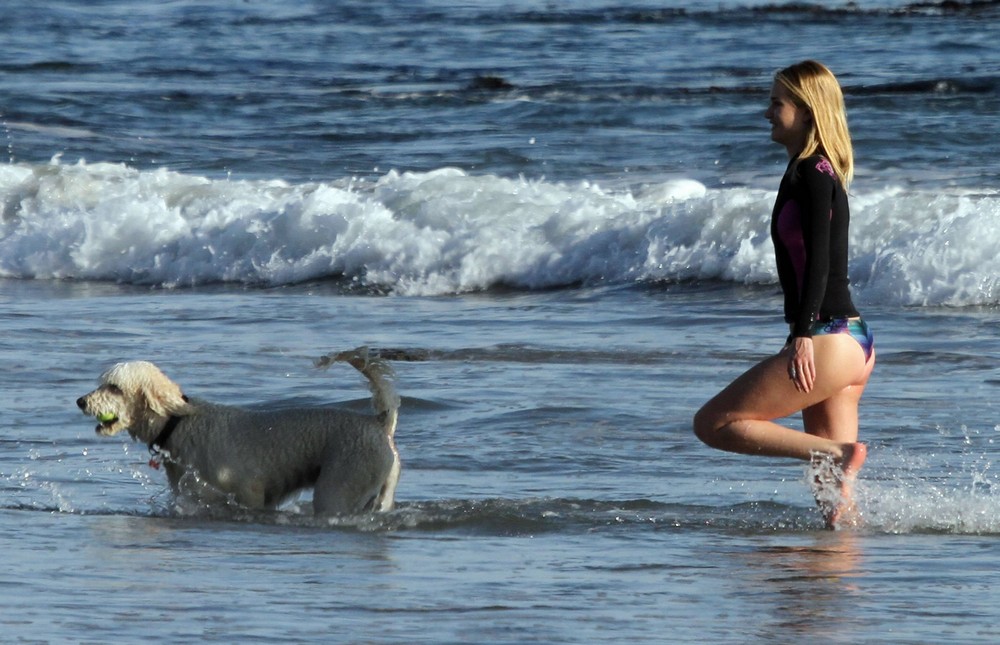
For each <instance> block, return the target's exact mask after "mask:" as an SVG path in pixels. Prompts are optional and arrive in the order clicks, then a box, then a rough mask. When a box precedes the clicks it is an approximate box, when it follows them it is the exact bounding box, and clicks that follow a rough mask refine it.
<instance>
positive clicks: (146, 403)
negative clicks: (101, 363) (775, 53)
mask: <svg viewBox="0 0 1000 645" xmlns="http://www.w3.org/2000/svg"><path fill="white" fill-rule="evenodd" d="M76 404H77V406H79V408H80V409H81V410H83V413H84V414H86V415H89V416H92V417H95V418H96V419H97V420H98V422H99V423H98V425H97V434H100V435H103V436H106V437H110V436H111V435H114V434H118V433H119V432H121V431H122V430H126V429H127V430H132V431H133V432H141V431H142V430H145V429H152V428H155V427H157V426H162V425H163V424H164V423H166V421H167V419H168V418H170V417H171V416H175V415H182V414H184V413H185V412H186V411H187V410H188V403H187V399H186V398H185V397H184V393H183V392H181V388H180V386H179V385H177V384H176V383H174V382H173V381H171V380H170V379H169V378H167V377H166V375H165V374H164V373H163V372H161V371H160V369H159V368H158V367H156V365H153V364H152V363H148V362H146V361H134V362H131V363H118V364H117V365H115V366H114V367H112V368H111V369H109V370H108V371H107V372H105V373H104V374H103V375H102V376H101V379H100V381H99V385H98V387H97V389H96V390H94V391H93V392H90V393H89V394H85V395H83V396H81V397H80V398H79V399H77V401H76Z"/></svg>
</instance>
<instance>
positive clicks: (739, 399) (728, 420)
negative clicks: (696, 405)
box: [694, 334, 867, 461]
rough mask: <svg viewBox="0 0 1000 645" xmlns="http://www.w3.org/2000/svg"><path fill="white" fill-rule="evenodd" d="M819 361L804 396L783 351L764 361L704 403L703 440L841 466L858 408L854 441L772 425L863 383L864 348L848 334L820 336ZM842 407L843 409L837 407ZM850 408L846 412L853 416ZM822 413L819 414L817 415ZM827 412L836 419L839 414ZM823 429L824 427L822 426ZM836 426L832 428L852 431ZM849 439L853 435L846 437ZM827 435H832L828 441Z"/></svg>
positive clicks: (816, 342) (697, 425)
mask: <svg viewBox="0 0 1000 645" xmlns="http://www.w3.org/2000/svg"><path fill="white" fill-rule="evenodd" d="M813 346H814V353H815V357H816V385H815V387H814V388H813V389H812V391H810V392H800V391H799V390H797V389H796V388H795V385H794V384H793V383H792V381H791V379H789V378H788V358H787V355H786V354H785V353H784V352H782V353H779V354H777V355H775V356H771V357H769V358H766V359H764V360H763V361H761V362H760V363H758V364H757V365H755V366H753V367H752V368H750V369H749V370H748V371H747V372H745V373H744V374H743V375H742V376H740V377H739V378H737V379H736V380H735V381H733V382H732V383H731V384H730V385H729V386H728V387H726V388H725V389H724V390H723V391H722V392H720V393H719V394H718V395H716V396H715V397H714V398H713V399H712V400H711V401H709V402H708V403H706V404H705V405H704V406H703V407H702V408H701V410H699V411H698V413H697V414H696V415H695V418H694V431H695V434H696V435H697V436H698V438H699V439H701V440H702V441H704V442H705V443H706V444H708V445H709V446H712V447H713V448H718V449H720V450H727V451H730V452H739V453H744V454H751V455H767V456H772V457H792V458H795V459H801V460H809V459H810V458H811V457H812V456H813V455H814V454H815V453H822V454H828V455H831V456H832V457H833V458H834V459H835V460H837V461H840V460H841V459H843V457H844V453H845V451H850V450H851V446H853V444H854V443H856V441H857V429H856V427H857V409H856V408H857V404H856V402H855V406H854V407H855V410H854V417H853V423H854V427H855V430H854V434H853V437H851V436H847V437H846V438H842V436H841V435H842V431H838V432H836V433H834V434H830V433H828V432H825V431H824V432H819V433H809V432H805V433H803V432H798V431H796V430H792V429H791V428H787V427H785V426H782V425H779V424H777V423H774V421H773V419H780V418H783V417H787V416H789V415H791V414H794V413H795V412H798V411H800V410H806V409H808V408H812V407H813V406H817V405H819V404H821V403H822V402H824V401H826V400H828V399H830V398H831V397H835V396H836V395H837V394H838V393H840V392H842V391H844V390H845V389H846V388H848V387H849V386H851V385H854V384H856V383H860V382H862V380H863V379H864V377H865V372H866V368H867V366H865V364H864V354H863V352H862V350H861V347H860V345H858V343H857V341H855V340H854V339H853V338H851V337H850V336H847V335H846V334H831V335H825V336H817V337H815V338H814V339H813ZM838 407H839V406H838ZM849 409H850V406H849V405H848V406H847V408H846V410H847V411H849ZM820 411H821V409H819V408H818V409H817V415H818V414H819V413H820ZM824 413H830V414H833V415H834V417H836V413H837V411H836V410H827V411H825V412H824ZM820 425H822V424H820ZM849 425H850V420H848V421H847V423H846V424H845V423H842V422H839V421H835V422H834V423H832V424H831V425H830V427H837V428H844V427H845V426H846V427H849ZM847 434H848V435H849V434H850V433H847ZM827 435H829V436H827Z"/></svg>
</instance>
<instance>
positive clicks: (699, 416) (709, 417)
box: [691, 404, 721, 446]
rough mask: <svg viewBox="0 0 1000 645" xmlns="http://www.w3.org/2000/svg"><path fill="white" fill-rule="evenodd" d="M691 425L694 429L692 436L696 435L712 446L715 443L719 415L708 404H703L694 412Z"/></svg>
mask: <svg viewBox="0 0 1000 645" xmlns="http://www.w3.org/2000/svg"><path fill="white" fill-rule="evenodd" d="M691 427H692V430H694V436H696V437H698V439H700V440H701V441H702V443H705V444H707V445H709V446H713V445H714V444H715V439H716V432H717V431H718V429H719V427H721V423H720V417H719V415H718V413H717V412H716V411H715V410H713V409H712V408H711V407H710V405H709V404H705V405H703V406H702V407H701V409H700V410H698V411H697V412H695V415H694V419H692V423H691Z"/></svg>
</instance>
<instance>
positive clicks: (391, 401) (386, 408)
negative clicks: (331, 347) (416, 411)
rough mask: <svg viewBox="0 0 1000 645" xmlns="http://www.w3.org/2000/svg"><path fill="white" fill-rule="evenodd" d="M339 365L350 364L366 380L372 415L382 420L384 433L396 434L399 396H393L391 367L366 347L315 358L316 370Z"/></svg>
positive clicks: (393, 385) (394, 390) (394, 376)
mask: <svg viewBox="0 0 1000 645" xmlns="http://www.w3.org/2000/svg"><path fill="white" fill-rule="evenodd" d="M338 362H344V363H350V364H351V366H353V367H354V368H355V369H356V370H358V371H359V372H361V373H362V374H364V375H365V378H367V379H368V389H370V390H371V392H372V406H373V407H374V408H375V414H377V415H379V416H380V417H382V418H383V419H384V421H385V431H386V434H387V435H389V437H392V436H393V435H394V434H395V433H396V421H397V420H398V418H399V394H397V393H396V386H395V383H394V381H395V378H396V374H395V372H393V369H392V366H391V365H389V363H388V361H386V360H384V359H382V358H380V357H378V356H376V355H374V354H372V352H371V351H369V349H368V348H367V347H358V348H356V349H351V350H348V351H346V352H340V353H338V354H327V355H326V356H322V357H320V358H318V359H316V367H322V368H326V367H329V366H330V365H332V364H334V363H338Z"/></svg>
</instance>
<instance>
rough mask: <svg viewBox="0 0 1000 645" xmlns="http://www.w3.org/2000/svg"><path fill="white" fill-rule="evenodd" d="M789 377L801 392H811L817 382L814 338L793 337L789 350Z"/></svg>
mask: <svg viewBox="0 0 1000 645" xmlns="http://www.w3.org/2000/svg"><path fill="white" fill-rule="evenodd" d="M788 377H789V378H791V379H792V382H793V383H794V384H795V389H796V390H798V391H799V392H811V391H812V389H813V385H815V383H816V359H815V356H814V355H813V340H812V338H805V337H796V338H793V339H792V343H791V346H790V347H789V351H788Z"/></svg>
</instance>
